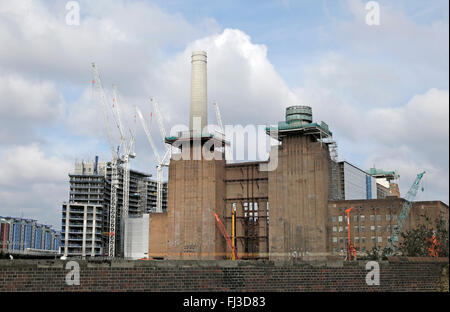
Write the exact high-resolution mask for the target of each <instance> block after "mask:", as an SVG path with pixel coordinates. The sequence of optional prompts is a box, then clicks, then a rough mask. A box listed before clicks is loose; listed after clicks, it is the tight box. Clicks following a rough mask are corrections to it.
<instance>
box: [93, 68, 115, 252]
mask: <svg viewBox="0 0 450 312" xmlns="http://www.w3.org/2000/svg"><path fill="white" fill-rule="evenodd" d="M92 72H93V74H94V82H95V84H96V87H97V90H98V92H99V95H100V104H101V106H102V110H103V117H104V121H105V128H106V134H107V137H108V142H109V147H110V149H111V203H110V209H109V242H108V256H109V257H112V258H113V257H114V256H115V250H116V237H115V234H116V211H117V189H118V187H119V175H118V162H119V154H118V151H116V149H115V145H114V142H113V139H112V136H111V131H110V129H109V118H108V107H107V105H106V95H105V91H104V89H103V85H102V81H101V79H100V74H99V72H98V69H97V66H96V65H95V63H92Z"/></svg>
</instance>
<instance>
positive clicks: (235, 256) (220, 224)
mask: <svg viewBox="0 0 450 312" xmlns="http://www.w3.org/2000/svg"><path fill="white" fill-rule="evenodd" d="M214 217H216V221H217V226H218V227H219V229H220V232H222V235H223V237H224V238H225V240H226V242H227V245H228V248H230V250H231V253H232V257H231V258H232V259H238V260H239V259H240V258H239V255H238V254H237V250H236V247H235V246H234V243H233V242H232V241H231V239H230V237H229V236H228V234H227V230H226V229H225V226H224V225H223V223H222V221H221V220H220V218H219V216H218V215H217V213H215V212H214Z"/></svg>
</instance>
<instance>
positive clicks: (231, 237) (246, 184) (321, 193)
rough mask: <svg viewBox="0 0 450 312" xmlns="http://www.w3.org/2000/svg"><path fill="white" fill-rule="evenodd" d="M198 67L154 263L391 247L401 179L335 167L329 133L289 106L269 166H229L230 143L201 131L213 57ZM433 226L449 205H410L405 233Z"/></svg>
mask: <svg viewBox="0 0 450 312" xmlns="http://www.w3.org/2000/svg"><path fill="white" fill-rule="evenodd" d="M191 66H192V67H191V98H190V116H189V127H190V128H189V131H186V132H179V133H178V135H177V136H173V137H166V139H165V142H166V143H167V144H171V145H172V146H174V147H176V148H177V149H178V151H179V153H174V154H173V155H172V158H171V161H170V165H169V174H168V195H167V210H165V211H163V212H162V213H151V214H150V218H149V219H150V220H149V233H148V234H149V235H148V258H150V259H186V260H200V259H205V260H219V259H232V258H233V257H239V259H270V260H280V259H289V258H296V257H297V258H302V259H305V260H307V259H320V258H324V257H328V256H339V255H340V256H345V253H346V250H347V247H346V246H347V244H348V232H349V233H350V234H351V235H350V237H351V238H350V239H351V244H352V245H353V246H355V248H356V251H357V253H358V254H364V253H366V252H367V251H369V250H370V249H372V247H374V246H380V247H384V246H385V245H386V243H387V241H388V238H389V237H390V236H391V233H392V230H393V228H394V227H395V225H396V224H397V220H398V216H399V214H400V212H401V209H402V206H403V204H404V203H405V202H406V200H405V199H403V198H401V196H400V193H399V188H398V184H397V180H396V179H397V178H398V176H397V174H396V173H395V172H393V171H383V170H380V169H375V168H371V169H370V170H368V171H365V170H362V169H359V168H358V167H356V166H354V165H352V164H350V163H348V162H346V161H337V159H336V157H334V155H333V148H334V146H333V145H334V142H333V140H332V132H331V131H330V129H329V128H328V125H327V124H326V123H324V122H320V123H317V122H314V120H313V114H312V109H311V107H308V106H291V107H288V108H287V109H286V111H285V118H284V120H283V121H280V122H278V127H267V128H266V132H267V135H270V136H271V137H272V138H273V139H276V140H277V141H278V144H277V145H274V146H272V148H271V151H270V157H269V159H268V160H267V161H252V162H240V163H227V162H226V160H225V149H226V146H227V144H228V142H227V140H226V138H225V137H224V136H220V135H218V134H217V133H215V134H212V133H208V132H207V131H204V129H207V125H208V120H207V54H206V52H203V51H196V52H193V53H192V59H191ZM282 114H283V112H282V111H280V117H281V116H282ZM280 119H281V118H280ZM205 151H208V152H210V153H212V154H214V156H215V157H205ZM217 156H219V157H217ZM411 182H412V181H411ZM349 207H353V210H352V211H351V214H350V218H349V220H347V214H346V212H345V210H346V209H347V208H349ZM426 217H428V218H431V219H435V218H448V205H446V204H444V203H443V202H441V201H423V202H418V201H416V202H413V204H412V207H411V212H410V213H409V215H408V217H407V220H406V221H405V225H404V227H403V230H405V229H410V228H414V227H415V226H417V225H418V224H421V223H423V222H424V221H425V218H426ZM348 227H350V231H348ZM233 248H234V250H235V251H236V252H235V253H233V252H232V250H233Z"/></svg>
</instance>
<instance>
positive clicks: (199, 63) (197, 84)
mask: <svg viewBox="0 0 450 312" xmlns="http://www.w3.org/2000/svg"><path fill="white" fill-rule="evenodd" d="M191 63H192V68H191V107H190V115H189V130H198V131H203V129H204V128H205V127H206V126H207V125H208V111H207V106H206V102H207V87H206V80H207V77H206V52H205V51H194V52H192V61H191ZM194 125H195V129H194ZM198 127H200V128H198Z"/></svg>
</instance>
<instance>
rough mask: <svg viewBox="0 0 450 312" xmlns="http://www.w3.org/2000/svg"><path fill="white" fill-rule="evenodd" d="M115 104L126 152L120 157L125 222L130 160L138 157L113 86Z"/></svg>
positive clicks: (128, 192) (121, 139)
mask: <svg viewBox="0 0 450 312" xmlns="http://www.w3.org/2000/svg"><path fill="white" fill-rule="evenodd" d="M113 93H114V98H113V100H114V102H115V109H116V115H117V126H118V128H119V132H120V142H121V145H122V148H123V150H124V154H123V155H122V156H121V157H120V160H121V162H122V163H123V164H124V171H123V202H122V219H123V220H125V218H126V217H128V209H129V202H130V160H131V159H132V158H135V157H136V154H135V153H134V136H133V133H132V132H131V129H130V140H129V141H127V139H126V137H125V134H124V131H123V125H122V119H121V118H120V108H119V106H120V101H119V94H118V92H117V87H116V86H115V85H113Z"/></svg>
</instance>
